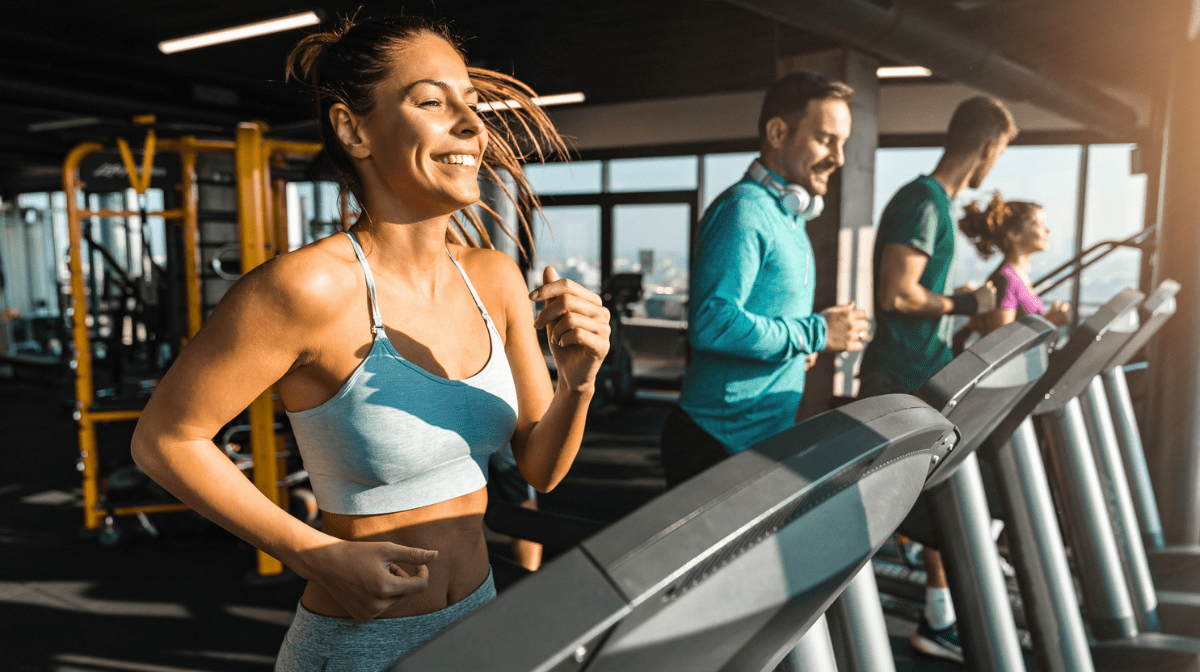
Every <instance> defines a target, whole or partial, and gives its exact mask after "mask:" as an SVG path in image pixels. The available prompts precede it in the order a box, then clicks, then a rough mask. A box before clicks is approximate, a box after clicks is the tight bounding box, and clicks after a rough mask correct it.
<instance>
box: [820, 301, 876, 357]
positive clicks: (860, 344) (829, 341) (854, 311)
mask: <svg viewBox="0 0 1200 672" xmlns="http://www.w3.org/2000/svg"><path fill="white" fill-rule="evenodd" d="M821 317H824V318H825V331H826V336H825V349H826V350H835V351H846V352H858V351H859V350H862V349H863V348H864V347H866V342H867V335H868V333H869V331H870V329H871V323H870V322H869V321H867V311H865V310H860V309H858V308H855V307H854V302H853V301H851V302H850V303H847V304H845V305H842V306H834V307H832V308H826V309H825V310H822V311H821Z"/></svg>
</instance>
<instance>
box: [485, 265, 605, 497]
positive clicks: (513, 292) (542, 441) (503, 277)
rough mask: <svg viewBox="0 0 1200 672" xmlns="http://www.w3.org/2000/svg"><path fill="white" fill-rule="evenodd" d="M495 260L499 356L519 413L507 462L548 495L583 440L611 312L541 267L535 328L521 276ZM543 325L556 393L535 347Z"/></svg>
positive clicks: (590, 294) (590, 295) (576, 286)
mask: <svg viewBox="0 0 1200 672" xmlns="http://www.w3.org/2000/svg"><path fill="white" fill-rule="evenodd" d="M496 258H497V261H495V262H492V264H490V266H491V267H492V268H491V271H492V272H491V273H489V275H490V276H492V277H494V278H496V280H497V281H498V282H499V283H501V286H502V287H503V288H504V306H505V332H506V337H505V352H506V354H507V355H508V361H509V366H510V367H511V369H512V373H513V379H514V380H515V381H516V386H517V402H518V407H519V413H518V416H517V428H516V431H515V432H514V434H513V439H512V446H513V456H514V457H515V458H516V460H517V466H518V467H520V469H521V474H522V475H523V476H524V477H525V480H527V481H529V484H530V485H532V486H533V487H534V488H535V489H537V490H538V491H539V492H549V491H550V490H552V489H554V487H555V486H557V485H558V484H559V482H560V481H562V479H563V477H565V476H566V475H567V471H568V470H569V469H570V468H571V463H572V462H574V461H575V454H576V453H577V452H578V451H579V445H580V443H582V441H583V429H584V423H585V421H586V420H587V409H588V404H589V403H590V402H591V400H592V394H593V392H594V391H595V385H596V374H597V373H598V372H599V370H600V363H601V362H602V361H603V360H604V356H605V355H606V354H607V353H608V347H609V331H610V329H609V324H608V320H609V314H608V310H607V309H606V308H604V306H603V305H601V302H600V297H599V296H596V294H595V293H593V292H590V291H588V290H587V289H585V288H583V287H581V286H580V285H579V284H577V283H575V282H573V281H571V280H566V279H558V277H557V274H556V273H555V272H554V270H553V269H547V270H546V274H545V276H544V279H545V284H544V285H542V286H541V287H539V288H538V289H537V291H536V292H535V293H534V294H533V295H532V300H537V301H545V302H546V306H545V308H543V310H542V312H541V314H539V315H538V318H537V320H536V322H535V321H534V318H533V306H532V304H531V303H530V301H531V295H530V294H528V293H527V289H526V287H525V280H524V278H523V277H521V272H520V270H519V269H518V268H517V266H516V264H514V263H513V262H512V260H511V259H508V258H504V259H502V260H501V259H499V255H497V257H496ZM542 327H545V328H546V330H547V336H548V337H549V340H550V352H551V354H552V355H553V356H554V361H555V364H556V366H557V369H558V386H557V387H556V388H554V387H552V386H551V384H550V374H549V372H548V371H547V370H546V360H545V358H544V357H543V355H542V349H541V346H539V345H538V339H537V331H536V330H537V329H539V328H542Z"/></svg>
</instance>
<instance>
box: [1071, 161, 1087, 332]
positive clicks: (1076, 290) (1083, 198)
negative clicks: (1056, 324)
mask: <svg viewBox="0 0 1200 672" xmlns="http://www.w3.org/2000/svg"><path fill="white" fill-rule="evenodd" d="M1087 179H1088V146H1087V145H1086V144H1085V145H1081V149H1080V152H1079V184H1078V189H1079V191H1078V194H1077V195H1076V197H1075V203H1076V210H1075V258H1076V259H1078V258H1079V255H1081V254H1083V224H1084V217H1085V214H1086V213H1085V212H1084V209H1085V208H1086V206H1087ZM1071 275H1072V278H1071V329H1072V331H1074V329H1075V327H1078V326H1079V323H1080V322H1082V321H1083V319H1082V318H1081V317H1080V312H1079V295H1080V292H1081V290H1082V289H1083V288H1082V285H1083V283H1082V282H1080V280H1082V279H1083V267H1082V266H1079V267H1076V269H1075V271H1074V272H1073V273H1072V274H1071Z"/></svg>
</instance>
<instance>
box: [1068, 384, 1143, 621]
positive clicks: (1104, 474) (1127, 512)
mask: <svg viewBox="0 0 1200 672" xmlns="http://www.w3.org/2000/svg"><path fill="white" fill-rule="evenodd" d="M1081 400H1082V409H1083V419H1084V422H1085V423H1086V424H1087V428H1088V435H1089V437H1090V439H1091V442H1092V449H1093V451H1094V453H1095V455H1094V457H1095V458H1096V468H1097V470H1098V475H1099V477H1100V484H1101V485H1102V486H1103V488H1104V494H1105V499H1106V500H1107V502H1108V506H1109V512H1110V514H1111V515H1112V522H1113V534H1114V535H1115V536H1116V541H1117V550H1118V551H1119V552H1120V554H1121V558H1122V559H1123V560H1124V561H1125V562H1124V569H1125V579H1126V581H1128V585H1129V588H1130V593H1131V597H1133V604H1134V607H1135V608H1136V609H1137V615H1138V625H1139V626H1140V627H1141V628H1142V630H1145V631H1147V632H1161V631H1162V626H1161V625H1160V624H1159V621H1158V597H1157V596H1155V594H1154V579H1153V578H1151V576H1150V563H1149V561H1148V560H1147V559H1146V548H1145V547H1144V546H1142V537H1141V534H1140V533H1139V531H1138V521H1137V513H1136V512H1135V511H1134V507H1133V498H1132V497H1131V496H1130V494H1129V481H1128V479H1126V478H1125V466H1124V465H1123V464H1122V463H1121V449H1120V447H1118V446H1117V433H1116V430H1115V429H1114V428H1113V423H1112V415H1111V413H1110V412H1109V410H1108V401H1107V399H1106V398H1105V394H1104V382H1103V381H1101V380H1100V376H1096V377H1095V378H1093V379H1092V382H1091V383H1090V384H1088V387H1087V389H1086V390H1084V392H1083V395H1082V397H1081Z"/></svg>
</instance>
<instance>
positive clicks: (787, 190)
mask: <svg viewBox="0 0 1200 672" xmlns="http://www.w3.org/2000/svg"><path fill="white" fill-rule="evenodd" d="M746 172H747V174H749V175H750V179H752V180H754V181H755V182H758V183H759V184H761V185H762V186H763V188H764V189H766V190H767V191H769V192H771V193H772V194H774V195H775V198H777V199H779V205H780V206H782V207H783V210H784V212H786V213H788V214H789V215H792V216H794V217H800V218H802V219H804V220H805V221H807V220H810V219H815V218H816V217H819V216H820V215H821V211H822V210H824V209H825V199H823V198H821V196H820V194H818V195H816V196H810V195H809V194H808V191H807V190H806V189H805V188H804V187H802V186H800V185H798V184H781V183H780V182H779V180H776V179H775V177H774V176H772V175H771V171H769V170H767V168H766V166H764V165H762V164H761V163H759V162H758V159H755V160H754V163H751V164H750V168H749V169H748V170H747V171H746Z"/></svg>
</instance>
